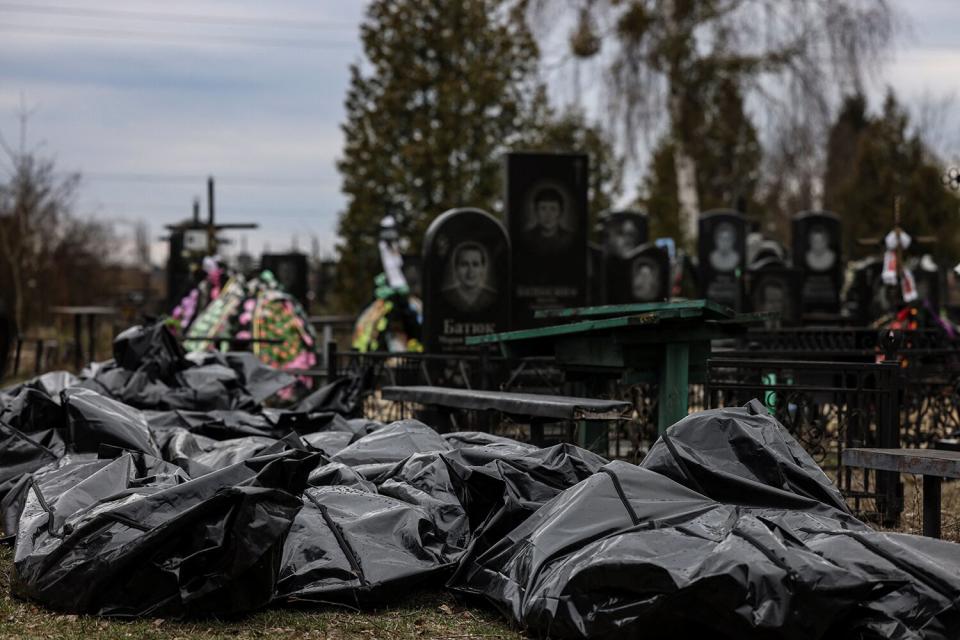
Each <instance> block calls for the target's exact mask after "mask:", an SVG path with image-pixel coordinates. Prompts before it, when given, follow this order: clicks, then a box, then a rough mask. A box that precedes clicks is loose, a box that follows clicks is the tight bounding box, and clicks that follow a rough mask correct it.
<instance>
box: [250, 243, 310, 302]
mask: <svg viewBox="0 0 960 640" xmlns="http://www.w3.org/2000/svg"><path fill="white" fill-rule="evenodd" d="M260 269H261V270H264V269H269V270H270V272H271V273H272V274H273V277H274V278H276V279H277V282H278V283H279V284H280V286H281V287H283V290H284V291H286V292H287V293H289V294H290V295H292V296H293V297H294V298H296V299H297V300H298V301H299V302H300V304H301V305H303V308H304V309H307V308H309V307H308V304H309V300H307V289H308V287H307V280H308V273H307V256H306V255H305V254H302V253H297V252H291V253H265V254H263V256H261V258H260Z"/></svg>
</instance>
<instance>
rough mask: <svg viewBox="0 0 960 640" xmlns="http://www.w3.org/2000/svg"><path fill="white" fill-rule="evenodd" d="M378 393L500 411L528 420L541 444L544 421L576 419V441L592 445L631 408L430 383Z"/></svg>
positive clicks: (446, 406) (536, 441)
mask: <svg viewBox="0 0 960 640" xmlns="http://www.w3.org/2000/svg"><path fill="white" fill-rule="evenodd" d="M381 396H382V397H383V398H384V399H385V400H393V401H395V402H411V403H415V404H421V405H425V406H433V407H440V408H443V409H448V410H465V411H486V410H491V411H499V412H501V413H505V414H507V415H510V416H513V417H515V418H518V419H520V420H523V421H525V422H529V424H530V439H531V440H532V441H533V443H534V444H537V445H541V444H542V443H543V425H544V423H549V422H561V421H566V420H570V421H575V422H579V423H581V428H580V430H579V437H578V444H580V446H582V447H584V448H587V449H594V448H595V447H593V446H591V445H593V444H594V442H595V441H596V440H598V439H599V438H598V434H599V430H600V429H603V430H604V431H603V434H604V435H605V434H606V431H605V430H606V428H607V423H609V422H611V421H613V422H616V421H620V420H624V419H626V418H627V416H628V414H629V412H630V411H631V409H632V408H633V405H632V404H631V403H629V402H624V401H622V400H601V399H594V398H577V397H571V396H552V395H539V394H533V393H512V392H507V391H479V390H474V389H454V388H450V387H431V386H410V387H383V389H381ZM604 440H605V438H604ZM604 448H606V447H604ZM602 453H603V454H604V455H606V454H607V452H606V451H602Z"/></svg>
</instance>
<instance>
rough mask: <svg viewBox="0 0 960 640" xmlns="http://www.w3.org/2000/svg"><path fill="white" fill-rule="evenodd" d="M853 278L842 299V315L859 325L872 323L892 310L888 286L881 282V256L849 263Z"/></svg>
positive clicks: (892, 303)
mask: <svg viewBox="0 0 960 640" xmlns="http://www.w3.org/2000/svg"><path fill="white" fill-rule="evenodd" d="M850 269H851V271H852V273H853V278H852V281H851V283H850V287H849V289H847V292H846V297H845V300H844V315H845V316H846V317H847V318H849V320H850V321H851V322H852V323H853V324H855V325H860V326H866V325H870V324H872V323H873V322H874V321H875V320H877V318H880V317H881V316H883V315H885V314H887V313H890V312H891V311H892V310H893V305H894V302H893V299H892V294H891V290H890V288H889V287H887V286H886V285H884V284H883V279H882V278H881V277H880V273H881V272H882V271H883V258H881V257H880V256H870V257H868V258H864V259H862V260H859V261H857V262H853V263H851V265H850Z"/></svg>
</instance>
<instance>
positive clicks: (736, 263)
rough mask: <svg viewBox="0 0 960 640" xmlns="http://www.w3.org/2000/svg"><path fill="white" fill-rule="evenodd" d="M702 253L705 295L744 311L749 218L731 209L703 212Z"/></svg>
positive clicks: (700, 236) (701, 221)
mask: <svg viewBox="0 0 960 640" xmlns="http://www.w3.org/2000/svg"><path fill="white" fill-rule="evenodd" d="M699 232H700V235H699V238H698V242H697V245H698V253H699V257H700V289H701V291H702V294H703V297H705V298H707V299H708V300H713V301H714V302H717V303H719V304H722V305H725V306H727V307H730V308H731V309H734V310H735V311H741V310H742V309H743V307H744V304H743V270H744V265H745V262H746V253H747V248H746V238H747V221H746V219H745V218H744V217H743V214H741V213H739V212H737V211H733V210H730V209H719V210H714V211H708V212H706V213H703V214H701V215H700V229H699Z"/></svg>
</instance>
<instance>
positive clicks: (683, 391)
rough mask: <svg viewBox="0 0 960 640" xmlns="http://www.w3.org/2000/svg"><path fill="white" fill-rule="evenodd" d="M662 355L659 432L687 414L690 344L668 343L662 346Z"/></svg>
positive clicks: (658, 411)
mask: <svg viewBox="0 0 960 640" xmlns="http://www.w3.org/2000/svg"><path fill="white" fill-rule="evenodd" d="M662 357H663V360H662V362H661V363H660V393H659V399H658V410H657V431H658V432H659V433H663V432H664V431H666V430H667V427H669V426H670V425H672V424H673V423H674V422H676V421H677V420H680V419H681V418H684V417H685V416H686V415H687V408H688V407H687V402H688V394H689V386H688V380H689V374H690V345H689V344H687V343H685V342H680V343H668V344H666V345H664V347H663V356H662Z"/></svg>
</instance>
